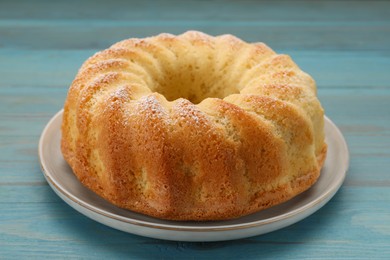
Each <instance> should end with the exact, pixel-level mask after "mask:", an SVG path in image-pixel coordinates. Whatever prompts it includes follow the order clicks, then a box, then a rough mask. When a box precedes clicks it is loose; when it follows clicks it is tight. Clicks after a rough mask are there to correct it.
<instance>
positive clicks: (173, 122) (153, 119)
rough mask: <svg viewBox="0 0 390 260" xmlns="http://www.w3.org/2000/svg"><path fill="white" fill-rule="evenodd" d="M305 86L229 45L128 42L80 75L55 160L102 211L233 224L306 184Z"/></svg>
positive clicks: (248, 50) (318, 112) (308, 120)
mask: <svg viewBox="0 0 390 260" xmlns="http://www.w3.org/2000/svg"><path fill="white" fill-rule="evenodd" d="M326 147H327V146H326V144H325V142H324V112H323V109H322V107H321V104H320V102H319V101H318V99H317V96H316V85H315V82H314V80H313V79H312V78H311V77H310V76H309V75H308V74H306V73H304V72H302V71H301V70H300V69H299V67H298V66H297V65H296V64H295V63H294V62H293V61H292V60H291V58H290V57H289V56H287V55H279V54H276V53H275V52H274V51H272V50H271V49H270V48H269V47H267V46H266V45H265V44H263V43H246V42H244V41H242V40H240V39H238V38H236V37H234V36H232V35H221V36H216V37H213V36H209V35H207V34H204V33H201V32H194V31H189V32H186V33H184V34H181V35H178V36H175V35H171V34H160V35H158V36H155V37H150V38H144V39H135V38H133V39H128V40H124V41H121V42H119V43H116V44H114V45H112V46H111V47H110V48H109V49H106V50H104V51H102V52H98V53H96V54H95V55H94V56H92V57H91V58H89V59H88V60H87V61H86V62H85V63H84V64H83V65H82V67H81V68H80V70H79V72H78V74H77V76H76V78H75V80H74V81H73V83H72V85H71V87H70V89H69V93H68V96H67V99H66V102H65V107H64V114H63V124H62V144H61V148H62V153H63V155H64V158H65V159H66V161H67V162H68V163H69V165H70V167H71V168H72V169H73V171H74V173H75V175H76V176H77V177H78V179H79V180H80V181H81V182H82V183H83V184H84V185H85V186H86V187H88V188H89V189H91V190H93V191H94V192H95V193H97V194H99V195H100V196H101V197H103V198H105V199H106V200H108V201H109V202H111V203H113V204H115V205H117V206H119V207H122V208H126V209H129V210H132V211H135V212H139V213H143V214H146V215H149V216H154V217H157V218H162V219H170V220H196V221H205V220H222V219H230V218H237V217H240V216H244V215H247V214H250V213H253V212H256V211H259V210H261V209H265V208H268V207H271V206H273V205H276V204H279V203H282V202H284V201H286V200H288V199H291V198H292V197H294V196H296V195H297V194H299V193H301V192H303V191H305V190H307V189H308V188H309V187H310V186H311V185H313V183H314V182H315V181H316V180H317V178H318V177H319V174H320V170H321V167H322V165H323V162H324V160H325V157H326Z"/></svg>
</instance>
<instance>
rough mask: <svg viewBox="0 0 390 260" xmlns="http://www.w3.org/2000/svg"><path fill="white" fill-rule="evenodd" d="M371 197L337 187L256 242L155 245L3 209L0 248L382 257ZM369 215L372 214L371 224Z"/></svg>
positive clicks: (75, 253)
mask: <svg viewBox="0 0 390 260" xmlns="http://www.w3.org/2000/svg"><path fill="white" fill-rule="evenodd" d="M372 194H378V195H377V196H372ZM379 194H382V195H389V189H383V188H382V189H375V190H372V189H371V188H366V189H362V188H359V189H345V188H344V189H342V190H341V191H340V192H339V193H338V194H337V195H336V196H335V197H334V198H333V199H332V200H331V201H330V202H329V203H328V204H327V205H326V206H325V207H324V208H323V209H321V210H320V211H318V212H317V213H315V214H314V215H312V216H310V217H309V218H307V219H305V220H303V221H301V222H299V223H297V224H295V225H292V226H290V227H288V228H285V229H282V230H279V231H276V232H273V233H270V234H266V235H263V236H258V237H253V238H248V239H243V240H238V241H228V242H216V243H182V242H171V241H160V240H155V239H148V238H144V237H139V236H135V235H131V234H126V233H124V232H120V231H116V230H114V229H111V228H108V227H105V226H103V225H101V224H99V223H97V222H94V221H92V220H90V219H88V218H86V217H84V216H82V215H81V214H79V213H77V212H76V211H74V210H73V209H71V208H70V207H68V206H65V204H64V203H61V202H60V203H44V204H43V203H32V204H31V203H5V204H2V214H1V215H0V230H1V232H0V249H1V250H2V254H3V256H6V257H7V256H9V255H17V256H19V257H22V256H25V257H26V256H28V257H33V258H38V257H43V256H45V257H56V256H57V257H58V256H61V255H62V254H66V255H67V257H77V258H89V257H99V258H107V257H114V258H115V257H121V256H122V257H123V256H125V255H127V256H129V255H131V256H138V257H143V258H145V257H152V258H155V257H158V258H165V257H166V258H170V257H172V256H175V257H179V258H180V257H186V256H188V255H191V256H192V257H194V258H195V259H198V258H201V257H206V256H211V255H214V256H224V255H225V256H229V257H232V258H237V257H240V256H241V257H242V256H245V257H258V256H259V255H261V256H262V258H263V257H264V259H272V258H273V259H274V258H279V257H282V256H285V255H286V254H288V255H289V257H287V258H288V259H302V258H304V259H305V258H307V259H309V258H310V259H318V258H320V259H322V258H332V257H337V258H351V257H354V256H356V255H359V256H361V257H362V258H370V259H371V258H375V259H380V257H381V256H386V255H389V254H390V248H389V247H388V244H387V242H386V239H387V238H388V236H389V234H390V233H389V232H390V230H389V228H388V226H386V225H385V224H384V223H386V222H387V221H388V220H389V217H390V210H389V208H388V207H380V205H383V204H388V203H389V196H387V197H386V196H380V195H379ZM15 212H18V214H15ZM370 212H376V214H375V222H372V220H373V219H372V218H371V217H370V214H369V213H370ZM362 237H364V238H365V239H364V241H362V239H361V238H362ZM34 241H39V244H40V246H38V247H37V246H36V242H34ZM378 252H379V253H378ZM283 258H284V257H283ZM383 259H384V258H383Z"/></svg>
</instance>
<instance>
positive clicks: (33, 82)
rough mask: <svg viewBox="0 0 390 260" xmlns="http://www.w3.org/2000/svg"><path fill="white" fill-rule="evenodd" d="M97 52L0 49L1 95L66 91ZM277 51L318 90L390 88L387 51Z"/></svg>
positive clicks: (389, 62)
mask: <svg viewBox="0 0 390 260" xmlns="http://www.w3.org/2000/svg"><path fill="white" fill-rule="evenodd" d="M105 47H107V46H105ZM97 51H98V50H97V49H88V50H40V51H37V50H33V51H31V50H13V49H0V98H1V96H2V95H6V93H7V92H10V93H13V91H18V92H20V93H24V92H26V91H27V92H28V93H31V94H33V92H36V93H39V92H40V91H43V92H45V91H54V90H52V88H60V89H61V91H64V92H66V91H67V89H68V87H69V85H70V84H71V82H72V80H73V79H74V77H75V75H76V73H77V70H78V69H79V67H80V66H81V64H82V63H83V62H84V61H85V60H86V59H87V58H88V57H89V56H91V55H93V54H94V53H95V52H97ZM276 51H278V52H279V53H286V54H289V55H290V56H291V57H292V58H293V59H294V61H295V62H296V63H297V64H298V65H299V66H300V67H301V68H302V69H303V70H304V71H306V72H308V73H309V74H311V75H312V76H313V78H314V79H316V81H317V84H318V87H319V88H320V89H322V88H337V89H338V88H349V87H359V88H368V87H369V88H390V82H389V74H388V72H389V71H390V52H388V51H386V52H381V51H365V52H358V51H345V52H344V51H343V52H341V51H295V50H291V49H279V50H276ZM29 87H30V88H31V89H28V88H29ZM42 87H45V89H41V88H42ZM14 88H21V89H20V90H14ZM47 102H48V103H50V102H52V99H47ZM27 105H28V104H27ZM0 106H1V103H0Z"/></svg>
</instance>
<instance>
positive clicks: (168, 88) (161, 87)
mask: <svg viewBox="0 0 390 260" xmlns="http://www.w3.org/2000/svg"><path fill="white" fill-rule="evenodd" d="M225 74H226V72H225V71H215V69H213V68H211V67H210V66H199V65H192V64H190V65H187V66H182V67H181V68H180V70H178V71H165V73H164V76H163V77H162V80H159V81H157V82H156V85H155V86H154V88H153V90H154V91H156V92H158V93H160V94H161V95H163V96H165V98H166V99H167V100H168V101H173V100H176V99H178V98H185V99H187V100H189V101H191V102H192V103H194V104H198V103H200V102H202V100H204V99H206V98H221V99H222V98H224V97H226V96H228V95H231V94H236V93H239V90H238V88H237V86H236V85H235V84H233V83H232V82H234V80H233V81H232V80H231V79H230V78H229V77H226V75H225Z"/></svg>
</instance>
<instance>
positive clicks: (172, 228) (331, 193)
mask: <svg viewBox="0 0 390 260" xmlns="http://www.w3.org/2000/svg"><path fill="white" fill-rule="evenodd" d="M62 114H63V109H61V110H60V111H58V112H57V113H56V114H54V115H53V116H52V117H51V118H50V120H49V121H48V123H47V124H46V126H45V127H44V129H43V131H42V134H41V136H40V139H39V144H38V155H39V156H38V157H39V163H40V167H41V170H42V172H43V175H44V177H45V179H46V181H47V182H48V183H49V184H50V186H51V188H52V189H55V190H54V191H56V193H57V195H58V196H59V197H61V196H60V194H58V192H59V193H61V194H62V195H64V196H65V197H66V198H68V199H70V200H71V201H72V202H73V203H76V204H78V205H79V206H81V207H82V208H85V209H86V210H89V211H91V212H92V213H94V214H98V215H102V216H103V217H106V218H109V219H111V220H114V221H120V222H122V223H126V224H131V225H136V226H141V227H147V228H152V229H160V230H170V231H186V232H210V231H212V232H215V231H232V230H242V229H249V228H255V227H261V226H266V225H269V224H275V223H278V222H281V223H283V222H284V221H287V220H288V219H291V218H294V217H297V216H299V215H302V214H303V213H304V212H307V211H309V210H310V209H312V208H313V207H315V206H316V205H318V204H321V203H323V202H325V203H326V202H327V201H329V200H330V199H331V198H332V197H333V196H334V195H335V194H336V192H337V191H338V190H339V188H340V187H341V185H342V184H343V182H344V180H345V177H346V175H347V172H348V168H349V163H350V154H349V149H348V145H347V142H346V140H345V138H344V136H343V134H342V132H341V131H340V129H339V128H338V127H337V126H336V124H335V123H334V122H333V121H332V120H330V119H329V118H328V117H327V116H324V121H325V125H326V124H329V125H330V127H332V130H333V131H335V132H336V134H337V135H338V137H339V139H340V140H341V147H342V148H343V149H345V151H344V153H343V155H344V156H345V164H344V165H342V166H344V168H345V169H343V170H341V173H342V176H341V178H338V179H337V182H336V183H335V184H334V185H332V186H331V188H329V189H327V190H326V191H325V192H324V193H322V194H321V195H320V196H319V197H318V198H316V199H315V200H313V201H310V202H309V203H307V204H305V205H303V206H301V207H299V208H297V209H294V210H292V211H289V212H286V213H283V214H281V215H277V216H274V217H270V218H267V219H260V220H255V221H251V222H245V223H238V224H230V225H229V224H228V225H221V226H199V227H196V226H180V224H178V225H177V226H174V225H171V224H162V223H161V224H160V223H153V222H148V221H144V220H137V219H131V218H128V217H124V216H120V215H117V214H115V213H112V212H106V211H105V210H104V209H99V208H97V207H95V206H93V205H90V204H88V203H87V202H85V201H83V200H82V199H80V198H78V197H76V196H75V195H73V194H71V193H70V192H69V191H67V190H66V189H65V188H63V187H62V186H61V184H60V183H58V182H57V181H56V180H55V178H53V177H52V176H51V175H50V173H49V170H48V168H47V166H46V163H45V160H44V155H43V150H44V141H45V138H47V135H48V132H49V130H50V129H51V127H53V124H54V122H55V121H56V120H58V117H60V116H62ZM59 130H60V131H61V129H59ZM340 167H341V166H340ZM61 199H62V200H64V201H65V202H67V201H66V200H65V199H64V198H62V197H61ZM67 203H68V202H67ZM325 203H324V204H325ZM68 204H69V203H68ZM70 206H71V207H72V208H74V206H73V205H70ZM74 209H76V208H74ZM318 209H319V208H318ZM318 209H316V210H314V211H313V212H312V213H314V212H315V211H317V210H318ZM76 210H77V211H79V210H78V209H76ZM79 212H80V211H79ZM80 213H82V214H83V215H86V214H85V213H83V212H80ZM312 213H310V214H312ZM310 214H309V215H310ZM86 216H88V215H86ZM88 217H89V218H91V217H90V216H88ZM305 217H307V216H305ZM305 217H303V218H305ZM303 218H299V219H298V220H296V221H295V222H293V223H296V222H298V221H300V220H302V219H303ZM92 219H93V218H92ZM94 220H95V221H97V220H96V219H94ZM98 222H100V223H103V222H101V221H98ZM216 222H218V221H216ZM178 223H180V222H179V221H178ZM103 224H105V225H107V223H103ZM117 229H118V228H117Z"/></svg>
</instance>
